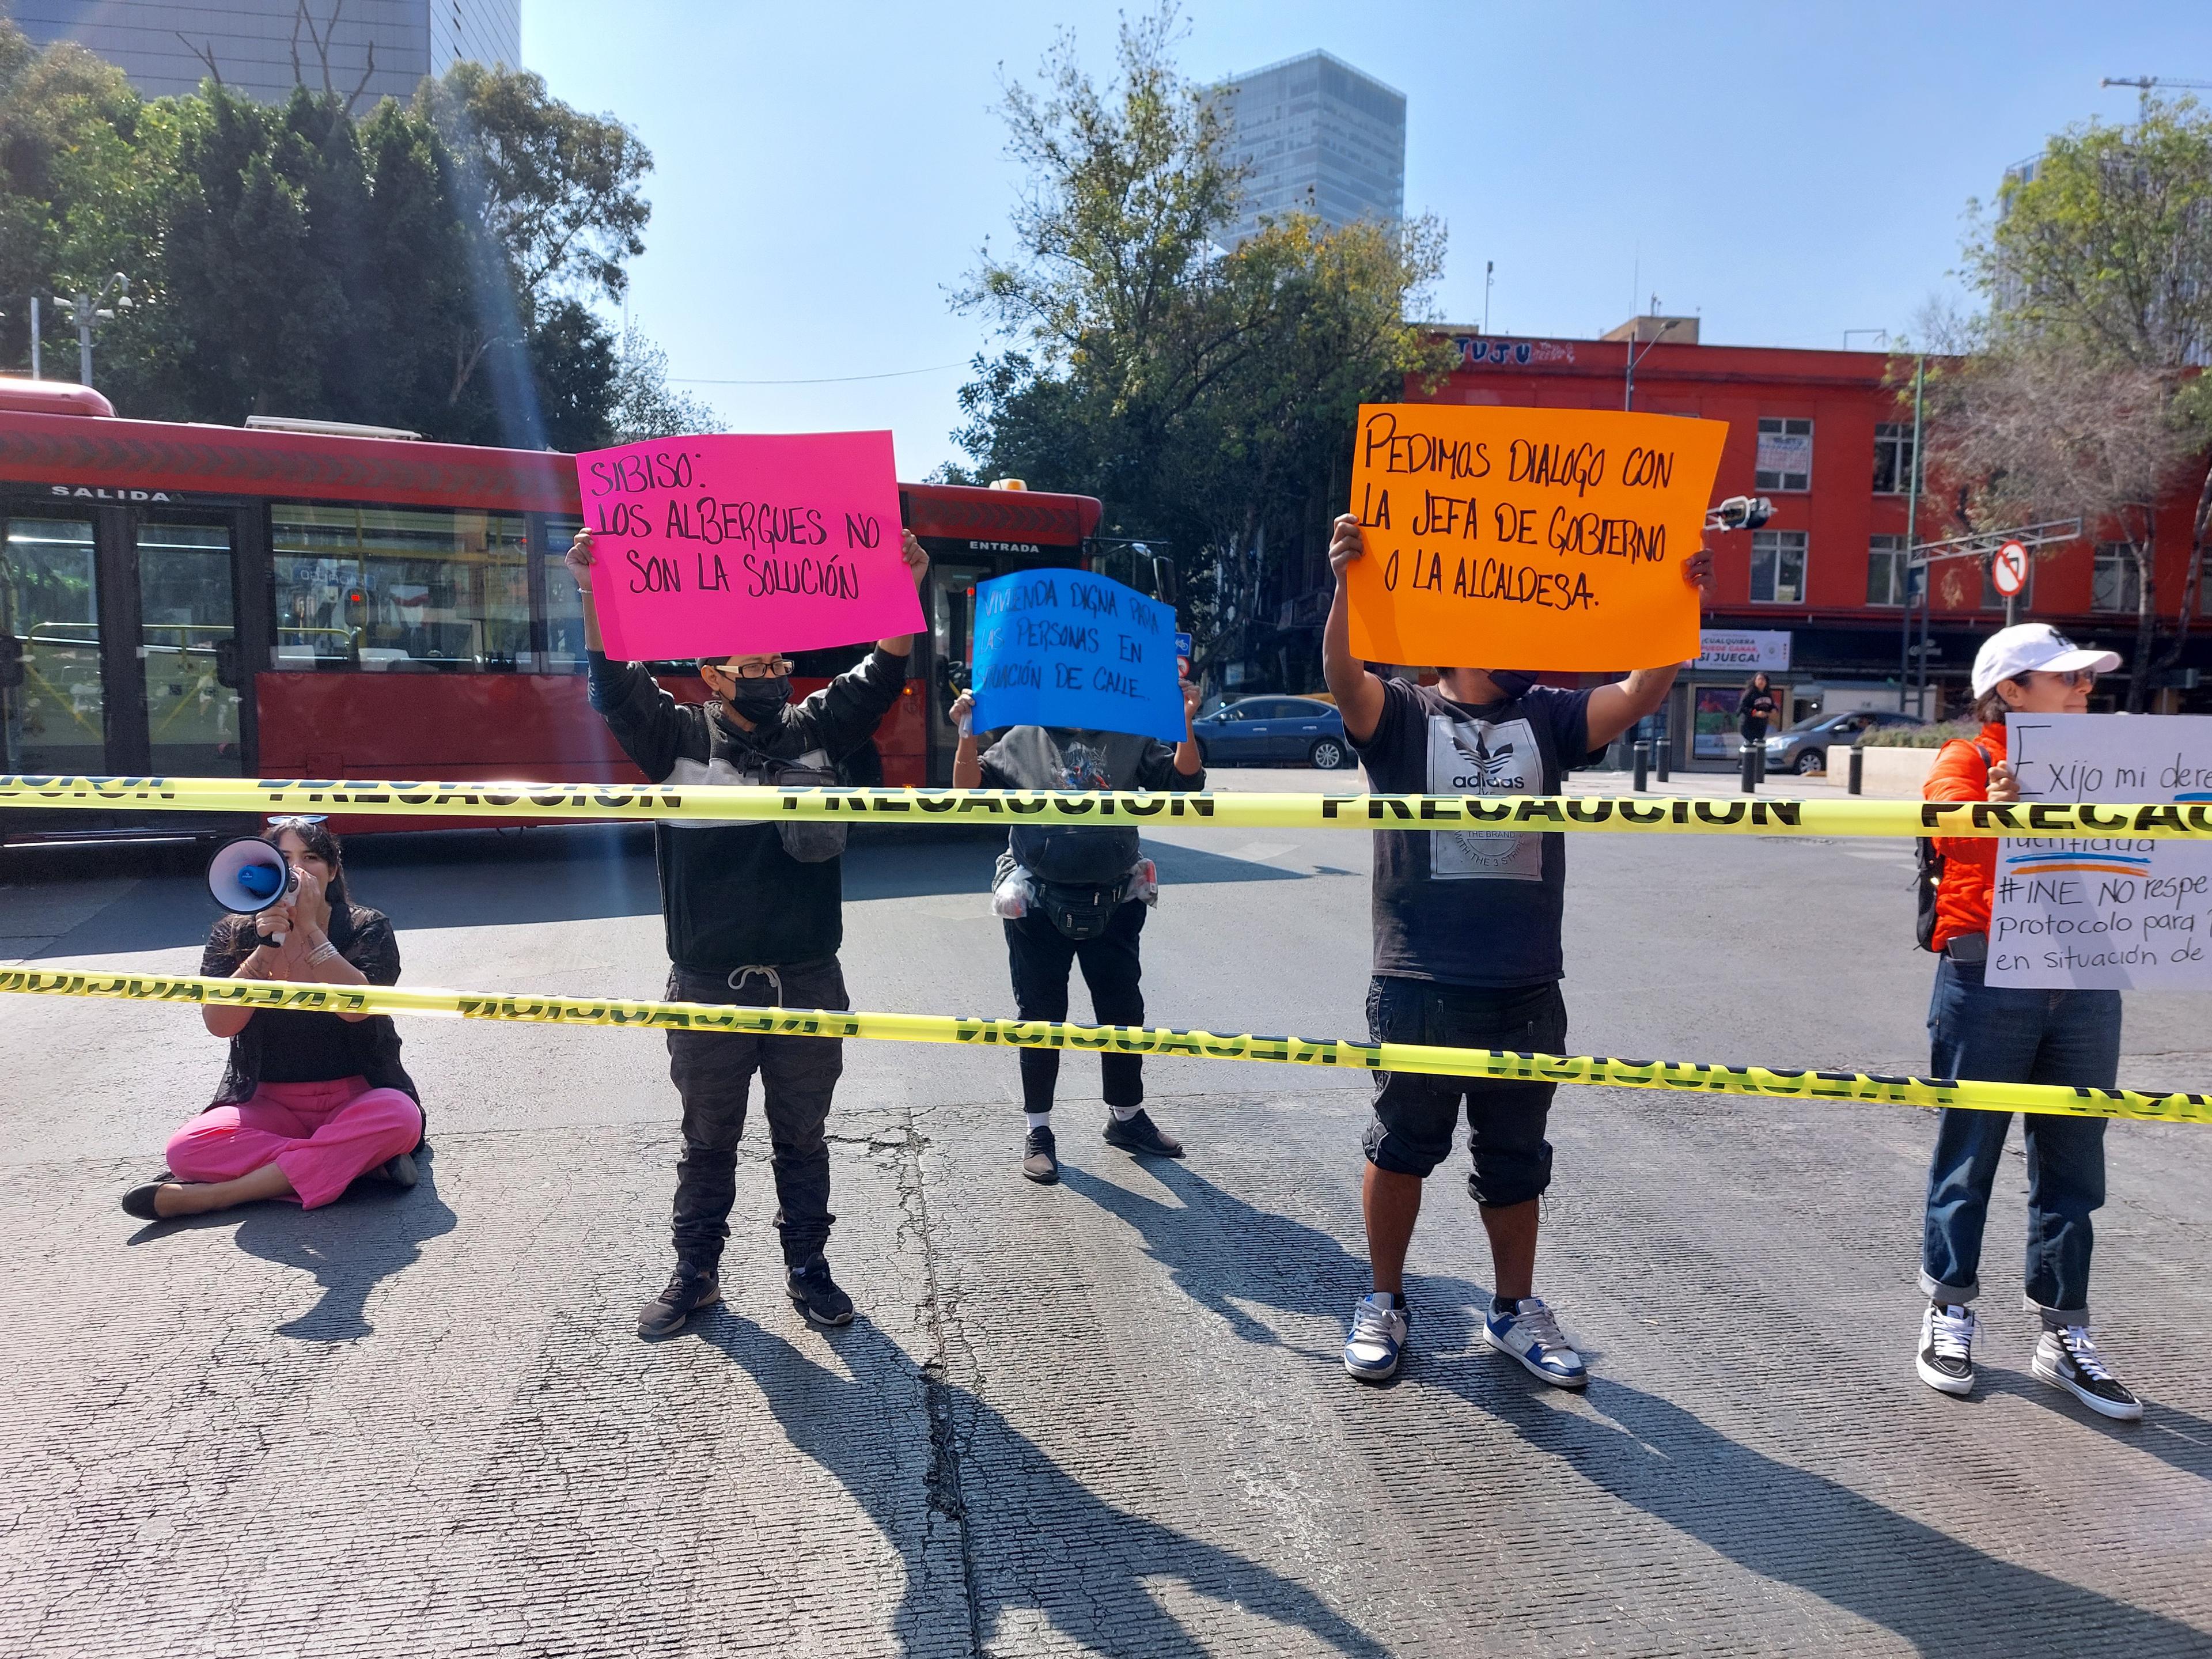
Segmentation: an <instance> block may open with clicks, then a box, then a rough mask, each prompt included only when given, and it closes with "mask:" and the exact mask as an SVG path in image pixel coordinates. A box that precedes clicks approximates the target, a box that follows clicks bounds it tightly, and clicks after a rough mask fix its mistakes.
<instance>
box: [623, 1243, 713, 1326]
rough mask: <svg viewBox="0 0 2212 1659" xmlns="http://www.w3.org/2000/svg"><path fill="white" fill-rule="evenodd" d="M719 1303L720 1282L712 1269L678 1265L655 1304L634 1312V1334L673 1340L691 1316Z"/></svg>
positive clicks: (686, 1264) (684, 1263)
mask: <svg viewBox="0 0 2212 1659" xmlns="http://www.w3.org/2000/svg"><path fill="white" fill-rule="evenodd" d="M721 1299H722V1281H721V1279H720V1278H718V1277H717V1276H716V1274H715V1273H714V1269H713V1268H712V1267H694V1266H693V1265H692V1264H691V1263H690V1262H689V1261H679V1262H678V1263H677V1264H676V1272H675V1273H674V1274H673V1275H671V1277H670V1279H669V1281H668V1288H667V1289H666V1290H665V1291H662V1292H661V1293H660V1295H659V1297H658V1298H657V1299H656V1300H654V1301H652V1302H648V1303H647V1304H645V1306H643V1307H642V1308H641V1309H639V1310H638V1314H637V1334H639V1335H640V1336H641V1337H645V1338H647V1340H651V1339H652V1338H654V1337H659V1336H673V1335H675V1334H676V1333H677V1332H678V1331H680V1330H682V1329H683V1328H684V1321H685V1320H687V1319H689V1318H690V1316H692V1314H693V1313H694V1312H696V1310H699V1309H701V1308H711V1307H713V1306H714V1304H716V1303H717V1302H720V1300H721Z"/></svg>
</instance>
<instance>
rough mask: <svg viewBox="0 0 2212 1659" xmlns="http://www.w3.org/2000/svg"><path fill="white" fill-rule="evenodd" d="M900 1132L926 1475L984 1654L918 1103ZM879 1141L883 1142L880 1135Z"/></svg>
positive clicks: (974, 1646) (945, 1303) (975, 1650)
mask: <svg viewBox="0 0 2212 1659" xmlns="http://www.w3.org/2000/svg"><path fill="white" fill-rule="evenodd" d="M901 1126H902V1135H901V1137H900V1138H899V1139H897V1140H896V1141H892V1142H890V1146H892V1147H895V1148H896V1152H897V1153H898V1201H899V1210H900V1213H901V1216H902V1220H901V1222H900V1225H899V1233H900V1236H901V1237H902V1238H904V1237H909V1236H910V1237H913V1238H914V1239H915V1242H916V1243H918V1244H919V1246H920V1247H921V1271H922V1293H921V1304H920V1305H919V1306H918V1307H917V1308H916V1310H915V1312H916V1313H917V1314H918V1315H919V1316H920V1322H921V1328H922V1330H923V1331H924V1333H925V1334H926V1335H927V1343H928V1350H929V1352H928V1356H927V1358H925V1359H924V1360H923V1361H922V1364H921V1388H922V1403H923V1406H924V1408H925V1409H926V1410H927V1413H928V1414H929V1467H928V1468H927V1471H926V1472H925V1473H924V1474H923V1476H922V1481H923V1485H924V1486H925V1487H926V1488H927V1492H928V1494H929V1507H930V1510H931V1511H932V1512H933V1514H937V1515H941V1516H944V1517H945V1520H946V1521H948V1522H951V1525H952V1528H953V1532H954V1535H955V1536H956V1537H957V1540H958V1541H959V1547H960V1573H961V1582H962V1588H963V1593H964V1595H965V1598H966V1601H967V1604H968V1648H969V1652H970V1653H971V1654H974V1655H975V1656H977V1659H981V1655H982V1652H983V1586H982V1578H981V1569H980V1566H979V1565H978V1563H977V1561H976V1559H975V1534H973V1532H972V1531H971V1530H970V1529H969V1525H968V1498H967V1495H966V1492H965V1491H964V1490H963V1485H962V1480H961V1463H962V1458H963V1452H964V1447H963V1444H962V1440H961V1434H960V1425H959V1422H958V1419H957V1412H956V1409H955V1402H956V1400H957V1394H958V1390H957V1388H956V1387H955V1385H954V1384H953V1383H952V1381H951V1361H950V1348H949V1345H948V1343H947V1340H946V1334H945V1333H946V1327H947V1325H948V1323H949V1322H950V1316H951V1308H950V1299H949V1298H948V1297H946V1295H945V1292H944V1291H943V1289H942V1287H941V1286H940V1285H939V1282H938V1276H937V1243H936V1239H935V1238H934V1237H933V1234H932V1232H931V1231H930V1225H929V1195H928V1193H927V1191H926V1190H925V1187H924V1182H923V1178H922V1169H921V1154H922V1149H923V1148H924V1147H926V1146H928V1145H929V1141H928V1139H927V1137H926V1136H924V1135H923V1134H921V1132H920V1131H918V1130H917V1129H916V1128H915V1125H914V1109H913V1108H912V1107H911V1106H908V1108H906V1109H905V1110H904V1112H903V1113H902V1117H901ZM875 1144H876V1145H877V1146H884V1145H885V1143H884V1141H883V1140H881V1139H878V1140H877V1141H876V1142H875Z"/></svg>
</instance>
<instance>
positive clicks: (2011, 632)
mask: <svg viewBox="0 0 2212 1659" xmlns="http://www.w3.org/2000/svg"><path fill="white" fill-rule="evenodd" d="M2119 665H2120V653H2118V652H2117V651H2084V650H2083V649H2082V648H2081V647H2080V646H2078V645H2076V644H2075V643H2074V641H2071V640H2069V639H2068V638H2067V637H2066V636H2065V635H2063V634H2062V633H2060V632H2059V631H2058V630H2057V629H2055V628H2053V627H2052V626H2051V624H2050V623H2020V624H2019V625H2018V626H2017V627H2014V628H2000V629H1997V631H1996V633H1994V634H1992V635H1990V636H1989V638H1988V639H1986V640H1984V641H1982V648H1981V649H1980V650H1979V651H1977V652H1976V653H1974V695H1975V696H1978V697H1980V696H1988V695H1989V693H1990V690H1991V689H1992V688H1994V687H1995V686H1996V683H1997V682H1998V681H1999V680H2011V679H2018V678H2020V677H2021V675H2022V674H2038V673H2039V674H2063V673H2065V672H2066V671H2068V670H2069V669H2075V668H2086V669H2088V670H2089V671H2091V672H2093V673H2097V674H2109V673H2111V672H2112V671H2113V670H2114V669H2115V668H2118V666H2119Z"/></svg>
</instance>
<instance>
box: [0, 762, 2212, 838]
mask: <svg viewBox="0 0 2212 1659" xmlns="http://www.w3.org/2000/svg"><path fill="white" fill-rule="evenodd" d="M7 807H56V808H84V807H104V808H106V809H108V810H111V811H112V810H116V809H118V808H119V809H124V810H128V811H155V812H163V811H167V812H253V813H258V814H262V815H264V816H270V815H281V814H283V813H288V812H323V813H343V814H346V815H349V816H350V815H354V814H368V815H375V816H389V817H455V818H582V819H606V818H666V819H676V820H682V819H687V818H688V819H702V818H704V819H725V820H726V819H732V818H735V819H762V820H765V819H779V818H832V819H836V820H837V821H839V822H853V821H857V820H861V819H866V820H867V821H869V822H871V823H891V824H911V823H928V822H936V823H1054V824H1057V823H1074V824H1085V823H1091V824H1095V823H1099V822H1100V821H1101V820H1123V819H1126V820H1129V821H1131V822H1133V823H1136V824H1138V825H1139V826H1140V827H1141V826H1143V825H1146V824H1149V823H1179V824H1187V825H1196V826H1206V825H1213V826H1218V827H1220V828H1222V829H1470V828H1477V827H1479V828H1480V829H1488V830H1498V829H1531V830H1541V829H1591V830H1601V831H1607V830H1609V831H1615V832H1619V831H1636V830H1649V831H1651V832H1654V833H1656V834H1661V835H1731V834H1733V835H1753V836H1791V835H1796V836H1930V835H1934V836H1984V837H1995V836H2090V837H2106V836H2130V837H2136V838H2141V837H2146V836H2148V837H2152V838H2154V839H2158V840H2166V841H2212V803H2208V802H2203V801H2193V802H2183V803H2180V804H2178V805H2143V806H2112V805H2098V804H2097V803H2094V802H2090V801H2081V802H2061V801H2035V802H2028V803H2021V804H2019V805H1996V804H1994V803H1991V802H1988V801H1974V802H1953V801H1914V800H1827V801H1812V800H1766V799H1744V798H1717V799H1697V798H1685V797H1679V796H1675V797H1667V796H1655V795H1370V794H1288V795H1286V794H1259V793H1253V794H1245V793H1227V794H1212V793H1188V794H1178V793H1162V794H1150V793H1127V792H1122V793H1110V792H1104V791H1100V792H1096V793H1077V792H1073V791H1054V790H1041V789H1040V790H1028V789H904V788H902V789H839V788H828V789H749V788H732V787H725V786H719V785H702V786H699V787H682V788H677V787H669V786H667V785H665V784H640V785H635V786H632V785H629V784H607V783H517V782H509V781H490V782H475V783H452V782H440V781H428V782H398V781H392V780H389V779H381V778H376V779H350V780H338V779H331V778H258V779H246V778H161V777H148V778H101V777H39V776H29V775H21V774H0V808H7Z"/></svg>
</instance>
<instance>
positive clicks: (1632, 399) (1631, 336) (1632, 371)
mask: <svg viewBox="0 0 2212 1659" xmlns="http://www.w3.org/2000/svg"><path fill="white" fill-rule="evenodd" d="M1651 308H1652V309H1653V310H1654V311H1656V310H1657V309H1658V308H1659V307H1658V304H1657V302H1656V301H1654V302H1653V305H1652V307H1651ZM1681 320H1682V319H1680V317H1669V318H1668V319H1666V320H1665V321H1664V322H1662V323H1661V324H1660V325H1659V331H1658V332H1657V333H1656V334H1654V335H1653V336H1652V337H1650V339H1648V340H1646V341H1645V342H1644V349H1643V350H1641V351H1638V349H1636V331H1635V330H1634V329H1630V330H1629V331H1628V386H1627V390H1626V392H1625V394H1624V395H1623V396H1622V398H1621V401H1620V406H1621V407H1622V408H1623V409H1625V410H1634V409H1635V407H1636V366H1637V364H1638V363H1640V362H1643V361H1644V358H1646V357H1648V356H1650V354H1651V348H1652V347H1653V346H1656V345H1657V344H1658V343H1659V342H1660V341H1662V340H1663V339H1665V338H1666V337H1667V331H1668V329H1670V328H1672V327H1674V325H1675V324H1677V323H1679V322H1680V321H1681Z"/></svg>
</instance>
